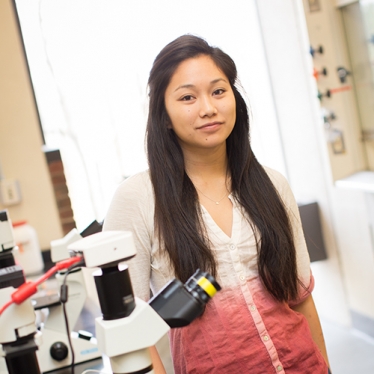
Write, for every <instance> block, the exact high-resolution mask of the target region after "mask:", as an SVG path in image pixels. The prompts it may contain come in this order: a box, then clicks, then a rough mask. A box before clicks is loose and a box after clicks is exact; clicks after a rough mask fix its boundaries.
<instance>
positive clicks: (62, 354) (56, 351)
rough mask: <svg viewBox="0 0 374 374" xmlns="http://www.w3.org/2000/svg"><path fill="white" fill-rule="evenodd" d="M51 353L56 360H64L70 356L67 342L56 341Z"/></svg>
mask: <svg viewBox="0 0 374 374" xmlns="http://www.w3.org/2000/svg"><path fill="white" fill-rule="evenodd" d="M49 353H50V354H51V356H52V358H53V359H55V360H56V361H62V360H64V359H65V358H66V357H68V353H69V350H68V347H67V346H66V344H65V343H63V342H56V343H53V344H52V345H51V348H50V350H49Z"/></svg>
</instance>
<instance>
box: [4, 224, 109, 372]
mask: <svg viewBox="0 0 374 374" xmlns="http://www.w3.org/2000/svg"><path fill="white" fill-rule="evenodd" d="M101 229H102V226H101V224H99V223H98V222H97V221H93V222H92V223H91V224H90V225H89V226H88V227H87V228H86V229H85V230H83V231H82V232H81V233H79V232H78V230H77V229H72V230H71V231H70V232H69V233H68V234H67V235H66V236H65V237H63V238H62V239H58V240H53V241H52V242H51V258H52V261H53V262H54V263H58V262H59V261H62V260H66V259H68V258H69V257H70V255H69V251H68V249H67V248H68V246H69V245H70V244H72V243H74V242H76V241H77V240H80V239H82V238H83V237H86V236H88V235H92V234H93V233H96V232H99V231H101ZM65 273H66V271H60V272H58V273H57V274H56V280H57V283H58V285H59V288H60V286H61V284H62V282H63V279H64V277H65ZM66 285H67V286H68V288H69V300H68V302H67V303H66V312H67V319H68V321H69V326H70V327H71V328H74V326H75V325H76V323H77V320H78V318H79V316H80V315H81V312H82V310H83V307H84V304H85V301H86V299H87V292H86V284H85V280H84V275H83V271H82V268H81V267H78V268H76V269H74V270H73V271H72V272H70V273H69V276H68V277H67V280H66ZM50 299H51V300H50V301H49V302H50V304H49V305H48V300H47V301H46V304H45V305H43V303H39V300H38V298H36V299H34V301H36V302H37V303H36V305H35V306H34V307H35V309H42V308H44V307H47V308H48V311H49V313H48V316H47V318H46V321H45V322H44V323H43V324H42V326H41V329H40V331H41V333H42V344H41V345H40V347H39V350H38V351H37V358H38V360H39V365H40V368H41V371H42V372H43V373H45V372H49V371H52V370H56V369H59V368H63V367H66V366H69V365H70V363H71V352H70V348H69V342H68V336H67V334H66V325H65V320H64V314H63V306H62V304H61V303H60V301H59V295H58V300H57V302H53V297H50ZM39 304H40V305H39ZM71 342H72V346H73V350H74V362H75V363H77V364H78V363H82V362H86V361H90V360H94V359H96V358H100V357H101V353H100V352H99V349H98V347H97V341H96V338H95V337H94V336H92V334H90V333H89V332H86V331H72V332H71ZM0 374H1V373H0Z"/></svg>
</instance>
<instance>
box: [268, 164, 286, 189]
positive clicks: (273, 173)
mask: <svg viewBox="0 0 374 374" xmlns="http://www.w3.org/2000/svg"><path fill="white" fill-rule="evenodd" d="M262 167H263V168H264V170H265V171H266V174H267V175H268V176H269V178H270V180H271V181H272V182H273V184H274V186H275V187H281V186H284V185H288V182H287V179H286V178H285V176H284V175H283V174H282V173H280V172H279V171H277V170H275V169H272V168H270V167H269V166H264V165H262Z"/></svg>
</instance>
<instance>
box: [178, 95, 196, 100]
mask: <svg viewBox="0 0 374 374" xmlns="http://www.w3.org/2000/svg"><path fill="white" fill-rule="evenodd" d="M192 99H193V96H192V95H186V96H183V97H182V99H181V100H182V101H190V100H192Z"/></svg>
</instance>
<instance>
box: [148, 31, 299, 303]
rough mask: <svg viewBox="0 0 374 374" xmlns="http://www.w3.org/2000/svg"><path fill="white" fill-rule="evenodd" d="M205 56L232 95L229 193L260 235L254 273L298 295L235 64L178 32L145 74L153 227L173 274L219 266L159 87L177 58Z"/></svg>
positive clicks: (283, 297) (284, 227)
mask: <svg viewBox="0 0 374 374" xmlns="http://www.w3.org/2000/svg"><path fill="white" fill-rule="evenodd" d="M200 55H206V56H209V57H210V58H211V59H212V60H213V61H214V63H215V64H216V65H217V67H218V68H219V69H220V70H221V71H222V72H223V73H224V74H225V75H226V77H227V78H228V80H229V82H230V86H231V88H232V90H233V92H234V96H235V100H236V122H235V126H234V129H233V131H232V132H231V134H230V136H229V137H228V138H227V140H226V149H227V157H228V168H229V171H230V173H231V188H232V193H233V196H235V198H236V199H237V200H238V201H239V203H240V204H241V206H242V207H243V208H244V209H245V211H246V212H247V214H248V216H249V218H250V224H251V225H252V226H253V228H256V231H257V232H258V233H259V236H260V237H259V238H257V251H258V271H259V275H260V278H261V280H262V282H263V284H264V285H265V287H266V289H267V290H268V291H269V292H270V293H271V294H272V295H273V296H274V297H275V298H276V299H277V300H279V301H288V300H292V299H295V298H296V297H297V290H298V278H297V266H296V251H295V245H294V240H293V235H292V228H291V224H290V220H289V217H288V214H287V212H286V209H285V207H284V205H283V202H282V200H281V198H280V197H279V195H278V193H277V191H276V189H275V187H274V186H273V184H272V182H271V180H270V178H269V176H268V175H267V173H266V171H265V170H264V169H263V167H262V166H261V165H260V164H259V162H258V161H257V159H256V157H255V155H254V154H253V151H252V149H251V145H250V137H249V116H248V109H247V105H246V103H245V100H244V99H243V97H242V95H241V94H240V92H239V90H238V81H237V69H236V66H235V63H234V61H233V60H232V59H231V57H230V56H228V55H227V54H226V53H224V52H223V51H222V50H221V49H219V48H217V47H212V46H210V45H209V44H208V43H207V42H206V41H205V40H204V39H202V38H200V37H197V36H193V35H183V36H181V37H179V38H177V39H175V40H174V41H172V42H171V43H169V44H168V45H166V47H164V48H163V49H162V51H161V52H160V53H159V54H158V56H157V57H156V59H155V61H154V63H153V67H152V69H151V72H150V76H149V80H148V86H149V113H148V122H147V138H146V139H147V140H146V141H147V154H148V163H149V170H150V177H151V181H152V185H153V190H154V195H155V212H154V218H155V229H156V233H157V235H158V238H159V239H160V243H161V246H162V247H163V248H164V250H166V252H167V253H168V256H169V259H170V263H171V265H172V266H173V268H174V271H175V275H176V276H177V277H178V278H179V279H180V280H181V281H183V282H184V281H186V280H187V279H188V278H189V277H190V276H191V274H193V273H194V271H195V270H196V269H197V268H200V269H203V270H205V271H209V272H210V273H211V274H212V275H216V271H217V264H216V261H215V257H214V253H213V251H212V250H211V248H210V243H209V240H208V238H207V235H206V231H205V228H204V225H203V222H202V218H201V213H200V205H199V201H198V195H197V191H196V189H195V187H194V185H193V183H192V182H191V180H190V178H189V177H188V175H187V174H186V172H185V164H184V158H183V153H182V149H181V147H180V145H179V143H178V140H177V137H176V135H175V133H174V131H173V130H172V129H170V126H168V124H170V119H169V116H168V114H167V111H166V108H165V91H166V88H167V86H168V84H169V82H170V79H171V77H172V75H173V74H174V72H175V70H176V69H177V67H178V66H179V64H180V63H181V62H182V61H185V60H187V59H190V58H194V57H197V56H200Z"/></svg>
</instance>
